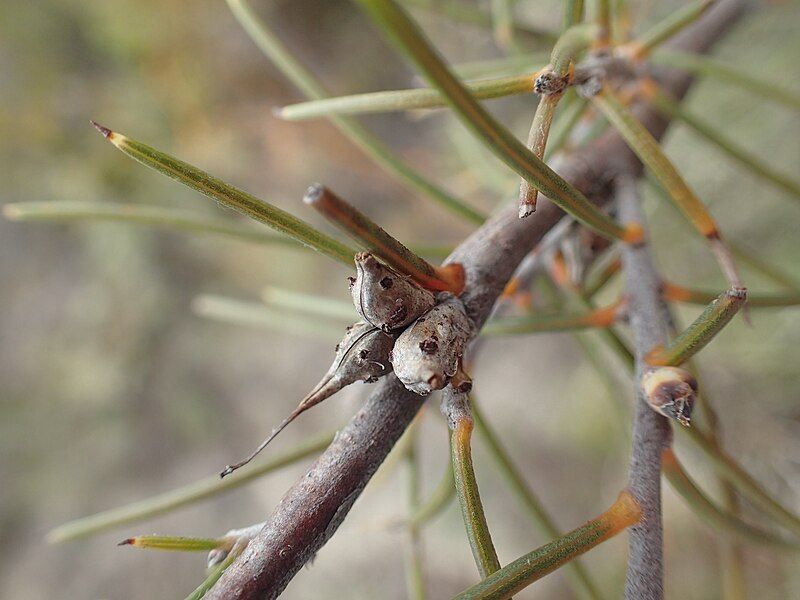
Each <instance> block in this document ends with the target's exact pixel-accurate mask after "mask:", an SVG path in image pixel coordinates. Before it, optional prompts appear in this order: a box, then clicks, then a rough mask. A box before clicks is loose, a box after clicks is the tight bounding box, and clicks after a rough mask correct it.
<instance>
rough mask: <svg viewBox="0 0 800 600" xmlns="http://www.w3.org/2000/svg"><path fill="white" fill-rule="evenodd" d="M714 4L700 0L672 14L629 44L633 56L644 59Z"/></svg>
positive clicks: (711, 1)
mask: <svg viewBox="0 0 800 600" xmlns="http://www.w3.org/2000/svg"><path fill="white" fill-rule="evenodd" d="M714 2H715V0H700V1H699V2H693V3H691V4H688V5H686V6H683V7H681V8H679V9H677V10H675V11H674V12H672V14H670V15H669V16H668V17H667V18H666V19H663V20H662V21H660V22H658V23H656V24H655V25H654V26H653V27H651V28H650V29H648V30H647V31H645V32H644V33H643V34H642V35H641V36H639V38H638V39H637V40H636V41H634V42H632V43H631V46H632V47H633V49H634V50H633V54H634V56H635V57H637V58H644V57H645V56H647V55H648V54H650V52H652V51H653V49H654V48H656V47H658V46H660V45H661V44H663V43H664V42H665V41H667V40H668V39H669V38H671V37H672V36H673V35H675V34H676V33H678V32H679V31H680V30H681V29H683V28H684V27H687V26H688V25H691V24H692V23H694V22H695V21H696V20H697V19H699V18H700V17H701V16H702V15H703V13H705V12H706V10H708V9H709V8H710V7H711V5H712V4H714Z"/></svg>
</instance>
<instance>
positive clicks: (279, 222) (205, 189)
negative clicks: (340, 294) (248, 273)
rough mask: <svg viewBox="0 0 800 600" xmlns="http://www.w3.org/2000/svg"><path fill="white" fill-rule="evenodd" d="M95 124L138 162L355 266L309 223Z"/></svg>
mask: <svg viewBox="0 0 800 600" xmlns="http://www.w3.org/2000/svg"><path fill="white" fill-rule="evenodd" d="M93 124H94V126H95V127H96V128H97V130H98V131H100V133H102V134H103V136H104V137H105V138H106V139H107V140H108V141H109V142H111V143H112V144H114V145H115V146H116V147H117V148H119V149H120V150H121V151H122V152H124V153H125V154H127V155H128V156H130V157H131V158H133V159H134V160H136V161H137V162H140V163H142V164H143V165H145V166H147V167H150V168H151V169H155V170H156V171H158V172H159V173H161V174H163V175H166V176H167V177H170V178H171V179H174V180H176V181H178V182H180V183H182V184H183V185H185V186H188V187H190V188H192V189H194V190H197V191H198V192H200V193H201V194H203V195H204V196H207V197H209V198H211V199H213V200H216V201H217V202H219V203H221V204H223V205H224V206H227V207H229V208H232V209H234V210H236V211H237V212H239V213H241V214H243V215H245V216H248V217H250V218H251V219H255V220H256V221H259V222H261V223H264V224H265V225H267V226H268V227H271V228H272V229H275V230H277V231H280V232H281V233H284V234H286V235H288V236H290V237H291V238H293V239H295V240H297V241H298V242H300V243H301V244H304V245H306V246H308V247H309V248H313V249H314V250H316V251H317V252H320V253H322V254H324V255H325V256H328V257H329V258H332V259H334V260H337V261H339V262H341V263H343V264H345V265H347V266H348V267H351V266H352V264H353V255H354V254H355V252H354V251H353V250H352V249H351V248H348V247H347V246H345V245H344V244H342V243H341V242H339V241H338V240H335V239H333V238H332V237H330V236H327V235H325V234H324V233H322V232H320V231H317V230H316V229H314V228H313V227H312V226H311V225H309V224H308V223H305V222H304V221H301V220H300V219H298V218H297V217H295V216H293V215H291V214H289V213H287V212H286V211H284V210H281V209H280V208H278V207H276V206H273V205H271V204H269V203H268V202H265V201H263V200H260V199H259V198H256V197H255V196H253V195H251V194H248V193H247V192H245V191H242V190H240V189H238V188H235V187H233V186H232V185H228V184H227V183H225V182H224V181H222V180H220V179H217V178H216V177H214V176H212V175H209V174H208V173H206V172H204V171H201V170H200V169H198V168H197V167H193V166H192V165H190V164H188V163H185V162H183V161H181V160H178V159H177V158H175V157H173V156H170V155H169V154H165V153H164V152H161V151H159V150H156V149H155V148H151V147H150V146H147V145H146V144H143V143H141V142H137V141H136V140H132V139H129V138H127V137H125V136H124V135H122V134H120V133H116V132H114V131H111V130H110V129H108V128H106V127H103V126H102V125H98V124H96V123H93Z"/></svg>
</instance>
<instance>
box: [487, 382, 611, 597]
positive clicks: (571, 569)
mask: <svg viewBox="0 0 800 600" xmlns="http://www.w3.org/2000/svg"><path fill="white" fill-rule="evenodd" d="M472 400H473V403H472V417H473V420H474V422H475V429H476V431H477V432H478V436H479V437H480V438H482V440H483V442H484V444H485V445H486V449H487V451H488V453H489V455H490V456H491V457H492V459H493V460H494V461H495V464H496V465H497V469H498V471H499V472H500V475H501V476H502V477H503V478H504V479H505V480H506V485H508V487H509V489H510V490H511V491H512V492H513V493H514V495H515V496H516V497H517V499H518V500H519V503H520V505H521V506H522V508H523V510H524V511H525V512H526V513H527V514H528V515H530V517H531V518H532V520H533V522H534V525H535V527H536V529H538V530H539V532H540V533H541V534H542V535H543V536H545V538H553V539H555V538H557V537H559V536H560V535H561V533H560V531H559V530H558V528H557V527H556V525H555V523H554V521H553V519H552V517H550V515H549V514H548V512H547V509H545V507H544V506H543V505H542V502H541V501H540V500H539V498H538V497H537V496H536V494H535V493H534V492H533V490H532V489H531V488H530V486H529V485H528V484H527V483H526V482H525V480H524V479H523V477H522V475H521V474H520V472H519V469H517V467H516V465H515V464H514V463H513V461H512V460H511V457H510V456H509V454H508V452H507V451H506V449H505V448H503V445H502V444H501V442H500V438H499V436H498V435H497V434H496V433H495V432H494V430H493V429H492V428H491V427H490V426H489V424H488V423H487V421H486V419H484V417H483V413H482V411H481V410H480V409H479V407H478V405H477V402H475V398H474V396H473V398H472ZM566 577H567V580H568V581H569V583H570V585H571V586H572V587H573V588H574V590H575V592H576V594H577V595H578V596H579V597H582V598H584V597H585V598H591V599H593V600H600V599H601V598H602V594H600V592H599V590H598V589H597V586H596V585H595V583H594V582H593V581H592V579H591V577H589V573H588V572H587V571H586V569H585V568H584V566H583V565H582V564H581V562H580V560H577V559H576V560H573V561H571V562H569V563H568V564H567V565H566Z"/></svg>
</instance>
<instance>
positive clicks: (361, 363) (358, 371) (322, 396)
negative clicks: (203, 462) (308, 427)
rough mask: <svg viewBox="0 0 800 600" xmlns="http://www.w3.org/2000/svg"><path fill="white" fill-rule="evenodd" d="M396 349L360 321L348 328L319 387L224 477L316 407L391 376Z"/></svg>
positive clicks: (389, 339) (387, 337) (384, 336)
mask: <svg viewBox="0 0 800 600" xmlns="http://www.w3.org/2000/svg"><path fill="white" fill-rule="evenodd" d="M393 345H394V337H392V336H391V335H388V334H386V333H385V332H383V331H381V330H380V329H378V328H376V327H374V326H373V325H371V324H370V323H365V322H364V321H359V322H358V323H356V324H354V325H351V326H350V327H348V328H347V333H345V334H344V338H342V341H341V342H339V343H338V344H337V345H336V356H335V357H334V359H333V364H331V367H330V369H328V372H327V373H326V374H325V376H324V377H323V378H322V380H321V381H320V382H319V383H318V384H317V386H316V387H315V388H314V389H313V390H312V391H311V392H309V394H308V395H307V396H306V397H305V398H303V400H302V401H301V402H300V404H298V405H297V408H295V409H294V410H293V411H292V413H291V414H290V415H289V416H288V417H286V419H284V420H283V422H282V423H281V424H280V425H278V427H276V428H275V429H273V430H272V433H270V434H269V436H267V439H265V440H264V441H263V442H262V443H261V444H260V445H259V446H258V448H256V450H255V451H254V452H253V453H252V454H251V455H250V456H248V457H247V458H246V459H244V460H243V461H241V462H238V463H236V464H235V465H228V466H227V467H225V469H224V470H223V471H222V473H220V476H221V477H225V476H226V475H230V474H231V473H233V472H234V471H235V470H236V469H238V468H239V467H243V466H244V465H246V464H247V463H249V462H250V461H251V460H253V459H254V458H255V457H256V456H257V455H258V453H259V452H261V451H262V450H263V449H264V448H265V447H266V446H267V444H269V443H270V442H271V441H272V440H273V439H274V438H275V436H277V435H278V434H279V433H280V432H281V431H283V429H284V428H285V427H286V426H287V425H288V424H289V423H291V422H292V421H294V420H295V419H296V418H297V416H298V415H300V414H301V413H304V412H305V411H307V410H308V409H309V408H311V407H312V406H315V405H317V404H319V403H320V402H322V401H323V400H326V399H327V398H330V397H331V396H333V395H334V394H335V393H336V392H338V391H339V390H341V389H342V388H344V387H346V386H348V385H350V384H351V383H355V382H356V381H365V382H367V383H372V382H374V381H377V380H378V378H379V377H383V376H384V375H386V374H387V373H389V372H390V371H391V370H392V364H391V362H390V361H389V355H390V354H391V351H392V346H393Z"/></svg>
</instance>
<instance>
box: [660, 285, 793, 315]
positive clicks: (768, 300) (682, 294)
mask: <svg viewBox="0 0 800 600" xmlns="http://www.w3.org/2000/svg"><path fill="white" fill-rule="evenodd" d="M662 293H663V295H664V299H665V300H668V301H670V302H685V303H687V304H703V305H705V304H708V303H709V302H713V301H714V299H715V298H716V297H717V294H715V293H714V292H709V291H706V290H697V289H693V288H687V287H683V286H681V285H677V284H674V283H669V282H666V281H665V282H664V284H663V287H662ZM798 304H800V293H790V294H751V293H750V292H748V293H747V307H748V308H771V307H781V306H797V305H798Z"/></svg>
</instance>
